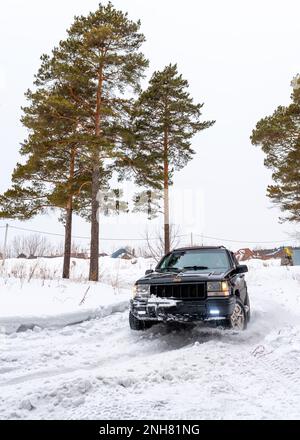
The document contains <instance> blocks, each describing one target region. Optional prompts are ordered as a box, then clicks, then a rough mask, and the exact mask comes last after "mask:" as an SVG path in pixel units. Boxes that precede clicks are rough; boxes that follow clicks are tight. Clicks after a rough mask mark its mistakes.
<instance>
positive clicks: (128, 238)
mask: <svg viewBox="0 0 300 440" xmlns="http://www.w3.org/2000/svg"><path fill="white" fill-rule="evenodd" d="M9 227H10V228H11V229H16V230H18V231H25V232H32V233H35V234H43V235H51V236H54V237H64V234H56V233H54V232H46V231H38V230H35V229H27V228H19V227H17V226H10V225H9ZM1 228H5V226H1ZM187 236H188V234H185V235H179V236H178V238H182V237H187ZM72 238H76V239H79V240H90V237H83V236H77V235H72ZM100 240H102V241H121V240H128V241H147V240H157V238H149V239H146V238H130V237H127V238H102V237H100Z"/></svg>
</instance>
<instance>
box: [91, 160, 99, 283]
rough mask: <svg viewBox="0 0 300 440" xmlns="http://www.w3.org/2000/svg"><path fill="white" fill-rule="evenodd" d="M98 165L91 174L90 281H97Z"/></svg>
mask: <svg viewBox="0 0 300 440" xmlns="http://www.w3.org/2000/svg"><path fill="white" fill-rule="evenodd" d="M99 178H100V172H99V167H98V166H97V165H96V166H94V168H93V174H92V216H91V250H90V254H91V255H90V275H89V280H90V281H99V219H98V209H99V202H98V192H99Z"/></svg>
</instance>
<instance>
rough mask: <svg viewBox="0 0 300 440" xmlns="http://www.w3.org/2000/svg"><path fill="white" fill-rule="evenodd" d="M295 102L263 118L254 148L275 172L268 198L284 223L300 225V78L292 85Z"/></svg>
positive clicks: (255, 138) (258, 126)
mask: <svg viewBox="0 0 300 440" xmlns="http://www.w3.org/2000/svg"><path fill="white" fill-rule="evenodd" d="M292 86H293V93H292V95H291V99H292V103H291V104H290V105H288V106H286V107H284V106H280V107H278V108H277V109H276V110H275V111H274V113H273V114H272V115H271V116H267V117H265V118H263V119H261V120H260V121H259V122H258V123H257V125H256V128H255V129H254V130H253V132H252V136H251V141H252V144H253V145H259V146H261V148H262V151H263V152H264V153H265V154H266V158H265V166H266V167H267V168H269V169H271V170H272V172H273V174H272V178H273V181H274V184H272V185H269V186H268V188H267V196H268V197H269V198H270V199H271V200H272V202H273V203H274V204H276V205H277V206H278V207H279V208H280V209H281V211H282V212H283V213H284V216H283V217H282V218H281V220H282V221H285V220H287V221H292V222H300V173H299V169H300V77H299V76H297V77H296V78H295V79H294V81H293V82H292Z"/></svg>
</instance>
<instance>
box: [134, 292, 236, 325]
mask: <svg viewBox="0 0 300 440" xmlns="http://www.w3.org/2000/svg"><path fill="white" fill-rule="evenodd" d="M234 306H235V297H234V296H233V295H232V296H230V297H226V298H208V299H205V300H200V301H199V300H198V301H183V300H180V301H176V300H165V299H163V298H161V299H160V298H155V299H152V298H149V299H148V300H145V299H144V300H142V299H134V300H131V303H130V310H131V313H132V314H133V315H134V316H135V317H136V318H138V319H140V320H143V321H180V322H193V321H211V320H218V319H224V318H225V319H226V318H229V316H230V315H231V314H232V313H233V309H234Z"/></svg>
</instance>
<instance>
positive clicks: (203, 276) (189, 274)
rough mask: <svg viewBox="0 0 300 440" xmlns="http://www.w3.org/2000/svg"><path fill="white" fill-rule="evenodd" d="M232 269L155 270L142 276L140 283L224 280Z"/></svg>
mask: <svg viewBox="0 0 300 440" xmlns="http://www.w3.org/2000/svg"><path fill="white" fill-rule="evenodd" d="M231 271H232V269H229V270H227V271H225V272H222V271H217V270H211V271H206V272H197V271H195V270H187V271H184V272H163V273H161V272H153V273H151V274H149V275H146V276H144V277H142V278H140V279H139V280H138V281H137V283H138V284H164V283H174V282H175V283H176V282H180V281H179V280H181V282H197V281H199V282H201V281H222V280H224V278H226V277H227V276H228V275H229V273H230V272H231Z"/></svg>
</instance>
